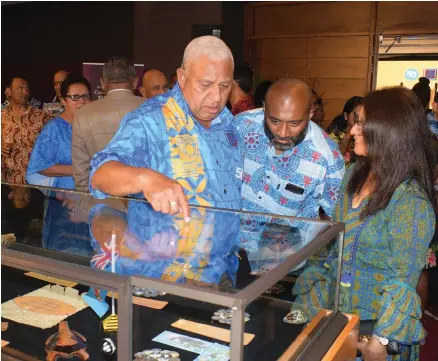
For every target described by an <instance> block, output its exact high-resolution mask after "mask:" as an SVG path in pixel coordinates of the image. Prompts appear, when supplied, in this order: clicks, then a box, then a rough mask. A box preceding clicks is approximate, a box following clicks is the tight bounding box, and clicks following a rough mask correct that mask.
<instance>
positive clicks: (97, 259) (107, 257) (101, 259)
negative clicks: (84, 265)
mask: <svg viewBox="0 0 438 361" xmlns="http://www.w3.org/2000/svg"><path fill="white" fill-rule="evenodd" d="M110 244H111V243H110ZM111 252H112V250H111V247H110V245H109V244H107V243H105V244H104V246H103V248H100V249H99V251H98V252H97V253H96V254H95V255H94V256H93V257H92V258H91V266H92V267H94V268H97V269H100V270H104V269H105V268H107V267H108V266H109V265H110V264H111ZM118 256H119V251H118V249H117V246H116V249H115V256H114V261H116V260H117V258H118Z"/></svg>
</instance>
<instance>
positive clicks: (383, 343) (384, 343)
mask: <svg viewBox="0 0 438 361" xmlns="http://www.w3.org/2000/svg"><path fill="white" fill-rule="evenodd" d="M373 337H374V338H377V340H378V341H379V342H380V343H381V344H382V346H387V345H388V343H389V340H388V339H387V338H386V337H380V336H377V335H373Z"/></svg>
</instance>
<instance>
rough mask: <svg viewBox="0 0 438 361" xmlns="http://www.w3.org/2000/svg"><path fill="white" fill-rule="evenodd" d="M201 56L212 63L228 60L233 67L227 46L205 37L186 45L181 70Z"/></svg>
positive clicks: (219, 40) (219, 41) (215, 38)
mask: <svg viewBox="0 0 438 361" xmlns="http://www.w3.org/2000/svg"><path fill="white" fill-rule="evenodd" d="M201 56H207V57H208V58H209V59H211V60H213V61H221V60H227V59H230V60H231V62H232V63H233V66H234V58H233V54H232V53H231V50H230V48H229V47H228V46H227V44H225V43H224V42H223V41H222V40H221V39H219V38H217V37H215V36H210V35H207V36H200V37H199V38H195V39H193V40H192V41H191V42H190V43H189V45H187V47H186V50H185V51H184V57H183V62H182V65H181V68H183V69H185V68H186V67H187V65H188V64H189V63H190V62H192V61H195V60H196V59H198V58H199V57H201Z"/></svg>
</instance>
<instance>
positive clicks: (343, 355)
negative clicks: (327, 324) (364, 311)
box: [278, 310, 359, 361]
mask: <svg viewBox="0 0 438 361" xmlns="http://www.w3.org/2000/svg"><path fill="white" fill-rule="evenodd" d="M330 313H331V311H327V310H321V311H319V312H318V313H317V315H316V316H315V317H314V318H313V319H312V321H311V322H310V323H309V324H308V325H307V326H306V328H305V329H304V330H303V332H301V334H300V335H299V336H298V337H297V338H296V339H295V341H294V342H293V343H292V344H291V345H290V346H289V348H288V349H287V350H286V351H285V352H284V353H283V355H281V357H280V358H279V359H278V361H289V360H291V359H293V355H294V354H295V353H296V352H297V350H298V349H299V348H300V347H301V346H302V345H303V344H304V343H305V342H307V341H308V338H309V335H310V334H311V332H312V331H313V330H314V329H315V328H316V327H317V325H318V324H319V322H320V321H321V320H322V319H323V318H324V317H325V316H327V315H328V314H330ZM346 316H347V317H348V318H349V321H348V324H347V325H346V326H345V327H344V329H343V331H342V332H341V334H340V335H339V336H338V337H337V339H336V341H335V342H334V343H333V345H332V346H331V347H330V349H329V350H328V351H327V353H326V354H325V356H324V357H323V359H322V360H321V361H355V360H356V347H357V342H358V337H359V317H358V316H355V315H346ZM315 361H316V360H315Z"/></svg>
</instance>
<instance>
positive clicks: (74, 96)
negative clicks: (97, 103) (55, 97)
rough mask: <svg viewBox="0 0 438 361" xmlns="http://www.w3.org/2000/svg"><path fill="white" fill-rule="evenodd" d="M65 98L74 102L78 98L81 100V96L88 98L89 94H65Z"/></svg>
mask: <svg viewBox="0 0 438 361" xmlns="http://www.w3.org/2000/svg"><path fill="white" fill-rule="evenodd" d="M66 98H70V99H71V100H73V101H74V102H78V101H79V100H81V98H82V99H84V100H90V99H91V95H90V94H67V95H66Z"/></svg>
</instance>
